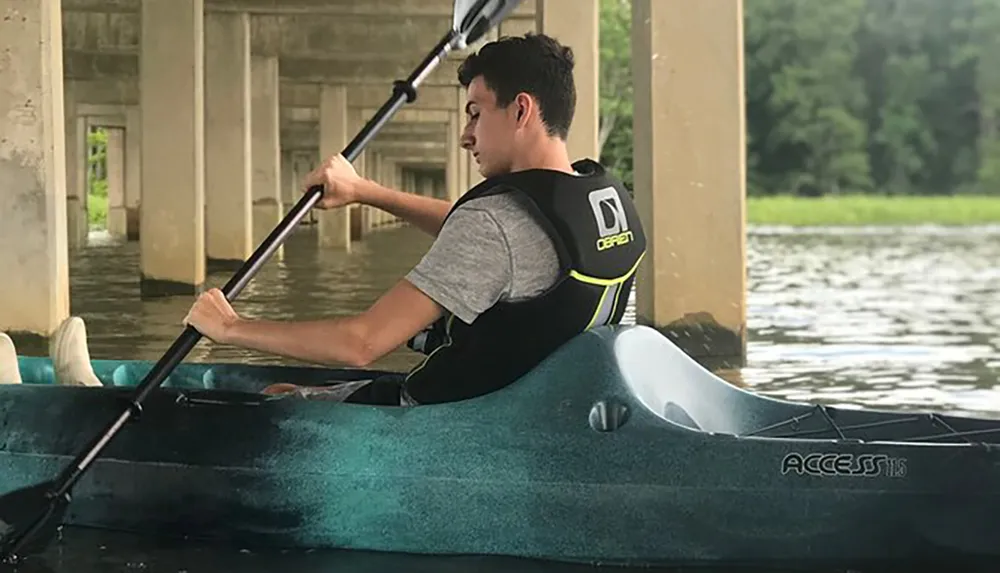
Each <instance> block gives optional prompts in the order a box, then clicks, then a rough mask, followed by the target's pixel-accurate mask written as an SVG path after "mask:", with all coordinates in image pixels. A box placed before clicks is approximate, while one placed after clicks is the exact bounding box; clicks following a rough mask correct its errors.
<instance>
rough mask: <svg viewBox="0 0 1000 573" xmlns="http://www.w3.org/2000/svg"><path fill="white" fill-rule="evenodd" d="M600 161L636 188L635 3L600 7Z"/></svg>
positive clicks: (613, 0)
mask: <svg viewBox="0 0 1000 573" xmlns="http://www.w3.org/2000/svg"><path fill="white" fill-rule="evenodd" d="M600 18H601V19H600V22H601V24H600V38H601V40H600V78H599V80H598V82H599V85H600V118H601V119H600V131H599V136H600V154H599V155H600V158H601V162H602V163H603V164H604V165H606V166H607V167H608V168H609V169H610V170H611V172H612V173H614V174H615V175H616V176H617V177H619V178H620V179H622V181H624V182H625V185H627V186H628V188H629V189H631V188H632V101H633V97H632V62H631V58H632V38H631V33H632V0H601V3H600Z"/></svg>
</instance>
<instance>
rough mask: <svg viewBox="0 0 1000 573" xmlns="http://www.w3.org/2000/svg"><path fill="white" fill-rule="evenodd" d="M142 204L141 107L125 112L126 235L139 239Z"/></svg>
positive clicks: (130, 108) (133, 107)
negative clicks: (140, 208)
mask: <svg viewBox="0 0 1000 573" xmlns="http://www.w3.org/2000/svg"><path fill="white" fill-rule="evenodd" d="M141 203H142V114H141V113H140V111H139V106H136V105H132V106H129V107H128V109H127V110H126V112H125V234H126V236H127V238H128V240H129V241H136V240H138V239H139V207H140V205H141Z"/></svg>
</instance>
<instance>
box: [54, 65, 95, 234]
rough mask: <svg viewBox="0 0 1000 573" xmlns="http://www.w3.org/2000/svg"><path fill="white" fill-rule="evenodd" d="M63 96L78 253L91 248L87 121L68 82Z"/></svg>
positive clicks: (69, 217)
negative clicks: (81, 248) (88, 239)
mask: <svg viewBox="0 0 1000 573" xmlns="http://www.w3.org/2000/svg"><path fill="white" fill-rule="evenodd" d="M60 61H61V58H60ZM63 93H64V100H63V101H64V108H63V111H64V115H63V117H64V124H65V126H66V127H65V130H66V134H65V137H64V140H63V145H64V149H65V154H66V159H65V161H64V165H65V173H66V175H65V177H66V183H65V187H64V188H65V193H66V222H67V235H66V236H67V240H68V241H69V248H70V249H77V248H80V247H83V246H84V245H86V244H87V232H88V231H89V228H90V223H89V220H88V217H87V149H88V146H87V118H86V117H84V116H83V115H82V114H80V113H79V109H78V107H79V102H78V101H77V100H78V99H79V98H78V96H77V90H76V85H75V84H74V83H73V82H65V84H64V88H63Z"/></svg>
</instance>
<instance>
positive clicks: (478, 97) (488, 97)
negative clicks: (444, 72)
mask: <svg viewBox="0 0 1000 573" xmlns="http://www.w3.org/2000/svg"><path fill="white" fill-rule="evenodd" d="M466 99H467V102H466V106H465V112H466V124H465V129H464V130H463V131H462V138H461V145H462V147H463V148H464V149H467V150H469V151H471V152H472V154H473V157H474V158H475V159H476V162H477V163H478V164H479V173H480V174H481V175H482V176H483V177H492V176H495V175H502V174H504V173H509V172H510V169H511V164H512V161H511V158H512V156H513V150H514V149H515V146H514V144H515V139H514V138H515V135H516V133H517V119H516V108H517V106H516V105H510V106H507V108H506V109H505V108H498V107H497V105H496V103H497V99H496V94H495V93H493V91H491V90H490V89H489V88H488V87H486V82H485V81H483V77H482V76H477V77H476V78H475V79H473V80H472V82H471V83H470V84H469V88H468V90H467V92H466Z"/></svg>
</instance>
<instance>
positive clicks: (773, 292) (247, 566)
mask: <svg viewBox="0 0 1000 573" xmlns="http://www.w3.org/2000/svg"><path fill="white" fill-rule="evenodd" d="M428 244H429V239H427V238H426V237H424V236H423V235H422V234H420V233H419V232H418V231H416V230H414V229H409V228H400V229H396V230H392V231H386V232H381V233H377V234H375V235H373V236H371V237H369V238H368V239H367V240H366V241H365V242H364V243H362V244H359V245H356V247H355V251H354V253H353V254H352V255H344V254H340V253H334V252H328V251H324V250H321V249H318V248H317V247H316V246H315V235H314V234H313V231H312V230H311V229H309V228H303V229H302V230H300V231H299V232H297V233H296V234H294V235H293V236H292V237H291V238H290V240H289V242H288V243H287V244H286V248H285V254H284V259H283V260H282V261H272V262H271V263H269V264H268V265H267V267H266V268H265V269H264V270H263V271H262V273H261V274H260V275H258V277H257V278H256V279H255V280H254V281H253V282H252V283H251V284H250V285H249V286H248V287H247V288H246V290H244V292H243V294H242V295H241V297H240V300H239V301H238V302H237V303H236V305H235V306H236V308H237V310H238V311H240V312H241V313H243V314H245V315H247V316H252V317H266V318H286V319H294V318H316V317H320V316H338V315H346V314H351V313H355V312H359V311H361V310H363V309H365V308H366V307H367V306H368V305H369V304H371V303H372V302H373V301H374V300H375V298H376V297H377V296H378V295H379V294H380V293H382V292H383V291H385V290H386V289H387V288H389V287H390V286H391V285H392V284H393V283H394V282H395V281H396V280H398V278H399V277H400V276H402V275H403V274H405V272H406V271H407V270H408V269H409V268H410V267H412V265H413V264H414V263H415V262H416V261H417V260H418V259H419V257H420V256H421V254H422V253H423V252H424V250H425V249H426V247H427V245H428ZM71 256H72V260H71V284H72V312H73V313H74V314H76V315H79V316H82V317H83V318H84V319H85V320H86V322H87V325H88V331H89V337H90V348H91V354H92V356H93V357H94V358H143V359H153V360H155V359H157V358H159V357H160V356H161V355H162V353H163V351H164V350H165V349H166V348H167V347H168V346H169V345H170V343H171V342H172V341H173V339H174V338H175V337H176V336H177V335H178V334H179V333H180V331H181V324H180V321H181V319H182V318H183V316H184V315H185V313H186V312H187V309H188V307H189V306H190V304H191V302H192V298H191V297H175V298H171V299H162V300H153V301H141V300H140V299H139V292H138V287H137V284H136V280H137V277H138V245H137V244H136V243H131V244H117V243H114V242H112V241H109V240H107V239H106V238H104V237H102V236H100V235H93V236H92V238H91V245H90V246H89V247H88V248H86V249H84V250H81V251H78V252H76V253H73V254H72V255H71ZM998 262H1000V228H976V229H940V228H907V229H859V230H851V231H849V232H845V231H835V230H823V229H811V230H800V231H792V230H786V229H754V230H752V232H751V233H750V236H749V237H748V266H749V268H748V279H749V281H748V286H749V292H748V313H747V314H748V331H749V344H748V364H747V366H746V367H745V368H743V369H741V370H740V371H738V372H730V373H726V376H727V377H730V378H736V379H738V380H739V381H740V382H741V383H743V384H746V385H748V386H749V387H751V388H752V389H754V390H755V391H758V392H762V393H767V394H771V395H775V396H782V397H788V398H793V399H802V400H815V401H822V402H826V403H837V404H857V405H867V406H876V407H881V408H895V409H910V408H929V409H934V410H938V411H945V412H953V413H955V412H957V413H971V414H976V415H986V416H993V417H1000V382H998V380H1000V264H998ZM229 276H230V273H229V272H218V273H212V274H211V275H210V276H209V280H208V283H209V285H211V286H221V285H222V284H223V283H225V282H226V280H228V278H229ZM630 316H631V315H630ZM417 359H418V358H417V356H416V355H414V354H412V353H410V352H408V351H399V352H397V353H394V354H393V355H390V356H388V357H386V358H385V359H383V360H382V361H380V363H379V364H377V365H376V366H378V367H386V368H394V369H405V368H409V367H410V366H411V365H412V364H414V363H415V362H416V361H417ZM188 360H191V361H252V362H263V361H272V362H273V361H276V360H275V359H274V358H273V357H270V356H264V355H259V354H256V353H247V352H243V351H237V350H234V349H232V348H226V347H213V346H212V345H210V344H209V343H207V342H202V343H201V344H199V345H198V347H197V348H196V349H195V350H194V351H193V352H192V354H191V355H190V356H189V358H188ZM289 569H290V570H295V571H333V570H337V571H351V572H368V571H403V570H405V571H463V572H464V571H483V572H490V571H496V572H499V571H504V572H507V571H546V572H563V571H567V572H569V571H588V570H590V569H589V568H585V567H570V566H566V567H563V566H554V565H549V564H537V563H532V562H520V561H507V560H481V559H447V560H441V559H429V558H416V557H399V556H378V555H367V554H360V553H335V554H306V555H291V554H263V555H262V554H257V553H250V552H246V551H243V552H241V551H222V550H210V549H208V548H203V547H200V546H192V545H184V546H178V547H164V546H150V545H148V544H145V545H144V544H143V542H141V541H139V540H134V539H131V538H128V537H121V536H107V535H97V534H94V533H88V532H73V533H71V534H70V535H68V537H67V539H66V541H65V543H63V544H62V545H60V546H59V547H57V548H56V549H55V550H53V552H50V553H49V554H48V555H47V556H46V558H45V560H43V561H41V562H36V563H33V564H30V566H25V567H22V570H23V571H74V572H80V573H88V572H91V571H93V572H97V571H101V572H105V571H107V572H111V571H115V572H117V571H123V572H124V571H170V572H179V571H187V572H189V573H193V572H194V571H246V572H256V571H280V570H289Z"/></svg>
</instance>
